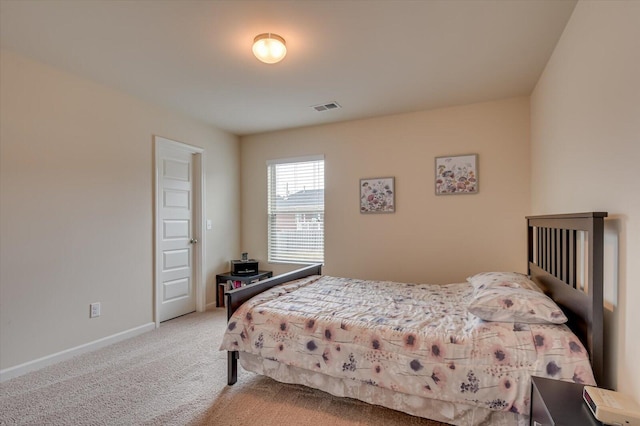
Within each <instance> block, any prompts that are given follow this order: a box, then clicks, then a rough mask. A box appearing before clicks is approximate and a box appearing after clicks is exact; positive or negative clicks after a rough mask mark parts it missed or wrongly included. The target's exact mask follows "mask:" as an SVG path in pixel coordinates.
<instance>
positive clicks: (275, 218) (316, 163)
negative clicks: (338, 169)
mask: <svg viewBox="0 0 640 426" xmlns="http://www.w3.org/2000/svg"><path fill="white" fill-rule="evenodd" d="M267 181H268V200H267V202H268V207H267V210H268V216H269V230H268V232H269V238H268V240H269V243H268V244H269V247H268V257H269V262H287V263H316V262H324V157H323V156H314V157H305V158H292V159H285V160H273V161H268V162H267Z"/></svg>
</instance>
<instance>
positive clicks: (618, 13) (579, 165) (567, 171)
mask: <svg viewBox="0 0 640 426" xmlns="http://www.w3.org/2000/svg"><path fill="white" fill-rule="evenodd" d="M531 113H532V122H531V130H532V142H531V144H532V209H533V212H534V213H561V212H572V211H596V210H600V211H608V212H609V215H610V219H609V220H608V221H607V224H606V228H607V229H606V234H607V235H606V239H605V299H606V301H605V308H606V316H605V321H606V322H605V329H606V332H605V364H606V367H605V368H606V371H607V372H608V376H607V381H608V383H605V385H607V386H613V387H615V388H617V389H618V390H621V391H623V392H626V393H629V394H631V395H633V396H634V397H635V399H636V400H637V401H640V364H639V363H638V360H639V359H640V333H639V332H638V324H640V310H639V309H638V302H640V189H639V188H638V185H637V184H636V183H637V182H640V167H639V162H640V2H637V1H624V2H618V1H581V2H580V3H578V5H577V6H576V8H575V10H574V12H573V15H572V17H571V19H570V21H569V23H568V25H567V27H566V29H565V32H564V34H563V36H562V38H561V39H560V41H559V43H558V45H557V47H556V49H555V51H554V53H553V56H552V57H551V60H550V61H549V63H548V64H547V67H546V69H545V71H544V73H543V75H542V77H541V78H540V80H539V82H538V85H537V87H536V89H535V91H534V93H533V95H532V99H531Z"/></svg>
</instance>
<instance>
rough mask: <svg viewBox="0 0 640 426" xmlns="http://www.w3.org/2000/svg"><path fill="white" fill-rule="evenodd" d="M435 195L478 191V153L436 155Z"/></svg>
mask: <svg viewBox="0 0 640 426" xmlns="http://www.w3.org/2000/svg"><path fill="white" fill-rule="evenodd" d="M435 191H436V195H458V194H477V193H478V154H467V155H450V156H446V157H436V161H435Z"/></svg>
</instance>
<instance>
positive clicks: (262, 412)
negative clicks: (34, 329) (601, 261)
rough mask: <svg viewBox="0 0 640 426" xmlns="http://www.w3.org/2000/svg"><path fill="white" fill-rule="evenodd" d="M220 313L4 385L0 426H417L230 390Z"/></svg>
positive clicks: (283, 391)
mask: <svg viewBox="0 0 640 426" xmlns="http://www.w3.org/2000/svg"><path fill="white" fill-rule="evenodd" d="M225 324H226V321H225V313H224V310H223V309H215V310H212V311H208V312H205V313H194V314H190V315H186V316H184V317H180V318H177V319H174V320H171V321H168V322H166V323H163V324H162V326H161V327H160V328H159V329H157V330H154V331H152V332H149V333H145V334H143V335H140V336H137V337H134V338H132V339H129V340H126V341H123V342H120V343H116V344H114V345H111V346H109V347H107V348H104V349H101V350H99V351H96V352H92V353H88V354H84V355H80V356H78V357H75V358H73V359H71V360H69V361H65V362H61V363H59V364H56V365H53V366H50V367H46V368H44V369H42V370H39V371H36V372H33V373H29V374H26V375H24V376H21V377H17V378H15V379H12V380H9V381H6V382H4V383H0V425H65V426H70V425H194V426H200V425H221V426H225V425H247V426H249V425H251V426H255V425H260V426H281V425H309V426H312V425H313V426H324V425H331V426H354V425H360V426H364V425H380V426H383V425H384V426H393V425H398V426H400V425H402V426H406V425H416V426H417V425H421V426H440V425H443V424H442V423H438V422H433V421H429V420H425V419H420V418H417V417H413V416H409V415H406V414H403V413H400V412H397V411H393V410H389V409H386V408H382V407H378V406H372V405H369V404H365V403H363V402H360V401H356V400H352V399H346V398H337V397H334V396H332V395H329V394H327V393H324V392H321V391H317V390H314V389H309V388H306V387H304V386H297V385H287V384H282V383H279V382H276V381H274V380H271V379H269V378H266V377H262V376H259V375H256V374H254V373H250V372H246V371H244V370H242V368H239V370H240V371H239V375H238V383H236V384H235V385H234V386H227V385H226V371H227V359H226V352H220V351H218V346H219V342H220V341H221V338H222V333H223V331H224V328H225Z"/></svg>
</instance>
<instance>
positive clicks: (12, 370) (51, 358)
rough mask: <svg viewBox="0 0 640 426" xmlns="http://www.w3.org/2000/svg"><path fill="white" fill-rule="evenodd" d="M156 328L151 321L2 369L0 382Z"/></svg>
mask: <svg viewBox="0 0 640 426" xmlns="http://www.w3.org/2000/svg"><path fill="white" fill-rule="evenodd" d="M155 328H156V324H155V323H153V322H150V323H147V324H144V325H141V326H139V327H135V328H132V329H129V330H125V331H122V332H120V333H116V334H113V335H111V336H107V337H103V338H102V339H98V340H94V341H93V342H89V343H85V344H84V345H80V346H76V347H75V348H70V349H66V350H64V351H61V352H57V353H55V354H51V355H47V356H44V357H42V358H38V359H35V360H33V361H29V362H25V363H24V364H20V365H16V366H15V367H9V368H5V369H4V370H0V382H4V381H6V380H9V379H13V378H14V377H18V376H21V375H23V374H26V373H29V372H31V371H35V370H39V369H41V368H43V367H46V366H48V365H52V364H55V363H58V362H60V361H65V360H67V359H70V358H73V357H74V356H77V355H80V354H83V353H87V352H91V351H95V350H96V349H100V348H104V347H105V346H109V345H112V344H114V343H117V342H120V341H122V340H126V339H129V338H131V337H134V336H137V335H139V334H142V333H146V332H147V331H151V330H154V329H155Z"/></svg>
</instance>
